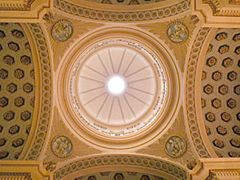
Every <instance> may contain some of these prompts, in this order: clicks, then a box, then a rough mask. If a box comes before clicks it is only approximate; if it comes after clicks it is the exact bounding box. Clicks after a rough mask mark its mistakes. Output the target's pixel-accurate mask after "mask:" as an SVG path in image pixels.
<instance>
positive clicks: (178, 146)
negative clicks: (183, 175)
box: [165, 136, 187, 158]
mask: <svg viewBox="0 0 240 180" xmlns="http://www.w3.org/2000/svg"><path fill="white" fill-rule="evenodd" d="M186 146H187V145H186V142H185V140H184V139H182V138H181V137H178V136H172V137H170V138H169V139H168V140H167V142H166V144H165V150H166V152H167V154H168V155H169V156H171V157H174V158H177V157H180V156H182V155H183V154H184V153H185V152H186V150H187V147H186Z"/></svg>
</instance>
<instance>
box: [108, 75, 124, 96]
mask: <svg viewBox="0 0 240 180" xmlns="http://www.w3.org/2000/svg"><path fill="white" fill-rule="evenodd" d="M107 88H108V91H109V92H110V93H111V94H113V95H120V94H122V93H124V91H125V89H126V82H125V80H124V78H123V77H121V76H119V75H114V76H112V77H110V79H109V80H108V82H107Z"/></svg>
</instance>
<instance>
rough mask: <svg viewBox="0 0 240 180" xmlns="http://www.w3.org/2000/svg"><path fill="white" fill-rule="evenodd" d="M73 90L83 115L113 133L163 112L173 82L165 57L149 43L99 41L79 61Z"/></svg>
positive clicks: (74, 102) (92, 125) (133, 130)
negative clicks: (154, 52)
mask: <svg viewBox="0 0 240 180" xmlns="http://www.w3.org/2000/svg"><path fill="white" fill-rule="evenodd" d="M69 88H70V89H69V92H70V94H71V98H70V101H71V105H72V107H73V109H74V111H75V113H76V114H77V116H78V117H79V121H81V122H83V123H85V124H86V125H87V126H88V127H89V128H91V129H93V130H94V131H98V133H103V134H104V135H107V136H111V137H113V136H127V135H130V134H133V133H137V132H138V131H139V130H142V129H143V128H144V127H146V126H148V125H149V124H151V123H153V121H155V119H156V118H157V117H158V115H159V113H161V109H162V106H163V104H164V102H165V101H164V100H165V97H166V91H167V82H166V75H165V72H164V69H163V68H162V65H161V63H160V62H159V60H158V59H156V57H155V56H154V55H152V54H151V53H150V52H149V51H148V50H147V49H146V48H145V47H144V46H143V45H141V44H139V43H137V42H134V41H130V40H126V39H120V38H116V39H111V40H105V41H101V42H98V43H96V44H94V45H93V46H92V47H90V48H89V49H88V52H87V53H86V54H85V55H82V54H81V55H80V56H79V57H78V59H77V61H76V62H75V64H74V65H73V71H72V73H71V77H70V85H69Z"/></svg>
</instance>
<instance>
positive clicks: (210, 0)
mask: <svg viewBox="0 0 240 180" xmlns="http://www.w3.org/2000/svg"><path fill="white" fill-rule="evenodd" d="M203 3H205V4H208V5H209V6H210V7H211V9H212V10H213V14H216V13H217V12H219V11H220V8H221V6H220V3H219V0H203Z"/></svg>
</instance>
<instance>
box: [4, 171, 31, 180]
mask: <svg viewBox="0 0 240 180" xmlns="http://www.w3.org/2000/svg"><path fill="white" fill-rule="evenodd" d="M0 179H8V180H16V179H24V180H31V179H32V177H31V173H25V172H0Z"/></svg>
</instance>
